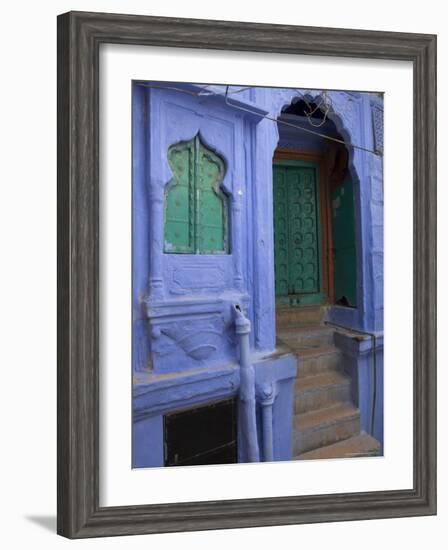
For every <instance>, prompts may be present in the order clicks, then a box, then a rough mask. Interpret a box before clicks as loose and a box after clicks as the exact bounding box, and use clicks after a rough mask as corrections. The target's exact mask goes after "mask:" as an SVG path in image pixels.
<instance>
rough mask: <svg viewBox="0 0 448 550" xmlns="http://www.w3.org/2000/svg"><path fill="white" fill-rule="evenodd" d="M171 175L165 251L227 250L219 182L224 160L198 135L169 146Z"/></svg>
mask: <svg viewBox="0 0 448 550" xmlns="http://www.w3.org/2000/svg"><path fill="white" fill-rule="evenodd" d="M168 162H169V164H170V167H171V170H172V171H173V174H174V178H173V180H172V181H171V182H170V184H169V185H168V187H167V190H166V194H165V252H168V253H174V254H226V253H228V251H229V243H228V240H229V239H228V225H229V224H228V198H227V196H226V195H225V193H224V192H223V191H222V189H221V187H220V184H221V182H222V179H223V177H224V173H225V168H224V162H223V161H222V159H221V158H220V157H218V155H216V154H215V153H214V152H213V151H211V150H210V149H207V148H206V147H205V146H204V144H203V143H202V142H201V140H200V138H199V136H198V135H197V136H196V137H195V138H193V139H192V140H190V141H187V142H182V143H178V144H176V145H173V146H172V147H170V149H169V151H168Z"/></svg>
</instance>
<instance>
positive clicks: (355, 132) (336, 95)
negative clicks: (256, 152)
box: [271, 89, 363, 184]
mask: <svg viewBox="0 0 448 550" xmlns="http://www.w3.org/2000/svg"><path fill="white" fill-rule="evenodd" d="M329 95H330V98H331V102H332V104H333V112H331V113H329V114H328V118H329V119H330V120H331V121H332V122H334V124H335V126H336V129H337V131H338V133H339V134H340V135H341V136H342V138H343V140H344V142H345V146H346V148H347V150H348V156H349V161H348V162H349V166H348V168H349V171H350V174H351V176H352V178H353V182H354V183H355V184H359V183H360V177H361V176H360V174H361V163H362V162H363V155H359V154H357V153H359V150H357V149H356V148H354V147H353V145H354V144H355V145H356V144H360V142H361V132H360V125H359V120H360V119H361V116H360V115H361V98H360V97H359V95H358V94H356V93H350V92H329ZM301 99H305V100H306V101H309V102H310V103H316V104H319V102H320V101H321V100H322V92H321V91H319V90H303V92H299V91H298V90H289V89H285V90H282V91H280V93H277V96H276V97H275V99H274V101H273V105H274V108H273V111H272V112H271V116H273V117H275V118H276V119H278V118H279V117H280V116H281V113H282V111H283V109H285V108H286V107H288V106H289V105H291V104H294V103H296V102H297V101H300V100H301ZM310 129H312V128H311V127H310ZM278 141H279V134H278V128H276V132H275V144H274V148H273V152H274V151H275V149H276V147H277V145H278Z"/></svg>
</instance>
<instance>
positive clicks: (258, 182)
mask: <svg viewBox="0 0 448 550" xmlns="http://www.w3.org/2000/svg"><path fill="white" fill-rule="evenodd" d="M152 86H155V87H151V83H139V82H135V83H134V85H133V371H134V402H133V411H134V447H133V450H134V457H133V465H134V467H144V466H160V465H162V463H161V461H162V460H163V452H162V450H163V449H162V447H161V445H162V443H161V437H162V432H161V430H162V427H161V426H162V423H161V418H162V417H163V414H164V413H165V412H167V411H168V410H169V411H172V410H177V409H180V408H185V407H186V406H191V405H194V404H199V403H206V402H207V401H210V400H213V399H214V400H216V399H217V398H221V397H222V398H225V397H227V396H230V395H236V394H237V391H238V387H239V377H238V353H237V341H236V338H235V333H234V326H233V317H232V308H233V306H234V304H239V305H241V307H242V308H243V309H244V310H245V312H246V314H247V316H248V317H249V318H250V320H251V324H252V332H251V335H250V337H251V347H252V350H253V362H254V364H255V366H256V372H257V373H258V374H257V384H258V386H257V387H258V388H260V387H261V386H262V385H263V384H264V385H266V384H267V383H273V384H274V385H275V387H276V392H277V393H278V395H277V398H276V401H275V405H274V439H275V453H274V454H275V457H276V458H282V459H288V458H290V454H291V441H290V439H291V438H290V435H291V426H292V392H293V384H292V381H293V379H294V375H295V374H294V373H295V360H294V358H293V357H291V356H283V357H278V356H277V355H276V354H275V351H276V350H275V291H274V250H273V205H272V158H273V154H274V151H275V149H276V147H277V146H278V145H279V142H280V145H282V144H283V145H284V144H286V143H291V142H294V144H295V146H296V147H297V148H302V147H303V148H305V149H307V150H321V149H322V147H324V143H323V141H322V140H321V139H316V137H315V136H313V137H310V136H307V137H305V136H304V135H303V134H298V133H295V134H294V133H291V132H283V131H281V133H280V135H279V131H278V126H277V124H276V123H275V122H273V121H271V120H268V119H267V118H264V117H265V116H266V115H268V116H269V117H273V118H274V119H275V118H277V117H278V116H280V114H281V111H282V109H283V108H284V107H286V106H288V105H289V104H291V102H292V101H295V100H297V99H298V98H300V97H301V96H302V95H305V96H306V98H307V99H308V100H312V101H316V102H318V101H319V98H320V92H316V91H312V90H310V91H305V92H300V91H297V90H290V89H268V88H251V89H249V90H247V91H245V92H243V93H241V94H233V95H232V90H233V89H232V88H230V92H231V93H230V95H229V96H228V97H226V96H225V88H224V87H222V86H212V87H209V88H208V90H212V91H215V92H216V93H217V95H212V96H211V95H202V96H197V95H195V94H197V93H198V92H199V91H200V90H201V87H200V86H196V85H187V84H171V85H170V84H169V83H168V84H167V83H163V84H162V83H153V84H152ZM170 86H172V87H175V88H177V90H174V89H167V88H170ZM179 89H182V90H184V91H183V92H181V91H179ZM329 95H330V98H331V101H332V104H333V112H332V113H331V114H330V119H331V125H330V124H329V126H331V129H332V131H335V132H337V133H338V134H340V135H342V136H343V137H344V139H345V141H346V144H347V148H348V151H349V159H350V160H349V164H350V172H351V176H352V178H353V181H354V184H355V185H354V186H355V200H356V211H357V220H356V224H357V228H356V230H357V248H358V251H359V253H358V265H357V280H358V307H357V308H356V309H349V308H340V307H335V308H332V309H331V311H330V313H329V320H330V321H332V322H334V323H337V324H340V325H343V326H347V327H352V328H356V329H358V330H361V331H372V332H373V331H375V332H376V333H381V331H382V327H383V295H382V288H383V251H382V243H383V241H382V235H383V202H382V201H383V198H382V196H383V195H382V160H381V157H379V156H376V155H373V154H372V153H368V152H365V151H361V150H359V149H356V148H354V147H353V144H356V145H360V146H362V147H366V148H374V147H379V139H380V136H381V135H382V118H381V115H382V103H381V100H380V99H379V98H377V97H375V96H372V95H370V94H369V95H367V94H356V93H345V92H330V94H329ZM196 135H199V136H200V138H201V140H202V142H203V143H204V144H205V145H206V146H207V147H208V148H210V149H212V150H213V151H214V152H215V153H216V154H218V155H219V156H220V157H221V158H222V159H223V160H224V162H225V166H226V172H225V177H224V180H223V182H222V187H223V189H224V190H225V192H226V194H227V195H228V197H229V202H230V212H229V214H230V254H224V255H186V254H166V253H164V246H163V225H164V194H165V189H166V186H167V184H168V183H169V182H170V180H171V179H172V177H173V174H172V172H171V170H170V166H169V164H168V159H167V152H168V149H169V147H170V146H172V145H174V144H176V143H179V142H181V141H188V140H191V139H192V138H193V137H194V136H196ZM266 361H269V365H270V367H269V368H267V367H266V366H264V367H263V366H262V365H263V364H264V365H265V363H266ZM258 367H260V368H258ZM266 373H267V374H266ZM266 377H267V378H266ZM361 384H364V386H365V388H364V389H362V390H360V395H363V392H364V393H365V391H367V392H369V391H370V388H369V387H368V386H369V384H370V382H369V381H368V380H367V381H365V382H361ZM167 388H169V389H167ZM366 388H367V389H366ZM364 390H365V391H364ZM257 391H261V390H257ZM260 443H262V442H260ZM240 458H241V457H240Z"/></svg>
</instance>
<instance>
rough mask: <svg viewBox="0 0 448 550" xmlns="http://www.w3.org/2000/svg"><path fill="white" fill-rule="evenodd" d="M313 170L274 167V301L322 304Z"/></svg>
mask: <svg viewBox="0 0 448 550" xmlns="http://www.w3.org/2000/svg"><path fill="white" fill-rule="evenodd" d="M319 219H320V212H319V189H318V176H317V166H316V165H314V164H312V163H292V162H291V163H288V164H287V165H284V164H275V165H274V247H275V291H276V295H277V300H278V301H279V302H283V303H290V304H302V305H305V304H314V303H322V301H323V300H324V298H325V296H324V295H323V293H322V281H321V273H322V268H321V251H320V234H319Z"/></svg>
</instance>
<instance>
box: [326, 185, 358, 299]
mask: <svg viewBox="0 0 448 550" xmlns="http://www.w3.org/2000/svg"><path fill="white" fill-rule="evenodd" d="M331 218H332V236H333V263H334V298H335V303H336V304H340V305H344V306H351V307H356V305H357V304H356V239H355V204H354V197H353V183H352V181H351V179H350V178H347V179H345V180H344V182H343V184H342V185H339V186H338V187H336V188H335V189H334V190H333V191H332V193H331Z"/></svg>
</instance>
